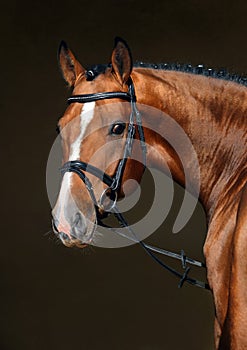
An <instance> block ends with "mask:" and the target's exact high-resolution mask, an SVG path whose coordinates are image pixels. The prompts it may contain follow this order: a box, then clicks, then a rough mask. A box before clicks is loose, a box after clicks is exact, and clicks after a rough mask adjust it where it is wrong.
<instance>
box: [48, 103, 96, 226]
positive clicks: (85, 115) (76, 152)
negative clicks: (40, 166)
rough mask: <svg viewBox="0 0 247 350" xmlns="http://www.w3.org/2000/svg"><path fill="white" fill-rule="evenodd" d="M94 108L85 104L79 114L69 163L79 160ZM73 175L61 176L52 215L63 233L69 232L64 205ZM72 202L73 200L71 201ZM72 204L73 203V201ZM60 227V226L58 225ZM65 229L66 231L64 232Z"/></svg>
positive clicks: (69, 197) (68, 173) (67, 173)
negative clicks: (78, 123) (76, 134)
mask: <svg viewBox="0 0 247 350" xmlns="http://www.w3.org/2000/svg"><path fill="white" fill-rule="evenodd" d="M94 107H95V102H87V103H85V104H84V105H83V107H82V111H81V114H80V133H79V136H78V137H77V139H76V140H75V141H74V142H73V143H72V144H71V148H70V154H69V159H68V160H69V161H71V160H78V159H80V150H81V143H82V140H83V137H84V135H85V131H86V129H87V126H88V125H89V123H90V122H91V120H92V119H93V116H94ZM72 174H73V173H71V172H66V173H65V174H64V176H63V180H62V184H61V188H60V192H59V196H58V200H57V203H56V205H55V208H54V209H53V215H54V217H55V218H56V219H57V220H58V222H59V223H60V224H61V225H62V228H63V231H64V232H66V231H68V230H69V226H68V225H67V220H66V215H65V211H66V203H68V201H69V199H70V200H71V199H72V196H71V192H70V185H71V176H72ZM72 201H73V199H72ZM73 202H74V201H73ZM59 226H60V225H59ZM66 228H67V230H66Z"/></svg>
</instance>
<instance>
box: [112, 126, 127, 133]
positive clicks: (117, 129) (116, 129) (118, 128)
mask: <svg viewBox="0 0 247 350" xmlns="http://www.w3.org/2000/svg"><path fill="white" fill-rule="evenodd" d="M124 129H125V123H116V124H113V125H112V128H111V134H112V135H121V134H122V133H123V132H124Z"/></svg>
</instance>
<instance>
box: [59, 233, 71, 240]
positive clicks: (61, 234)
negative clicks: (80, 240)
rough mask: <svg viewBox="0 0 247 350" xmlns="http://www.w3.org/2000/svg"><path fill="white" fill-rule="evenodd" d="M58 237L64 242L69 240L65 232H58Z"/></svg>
mask: <svg viewBox="0 0 247 350" xmlns="http://www.w3.org/2000/svg"><path fill="white" fill-rule="evenodd" d="M59 235H60V237H61V238H62V239H63V240H64V241H68V240H69V239H70V238H69V236H68V235H67V234H66V233H65V232H59Z"/></svg>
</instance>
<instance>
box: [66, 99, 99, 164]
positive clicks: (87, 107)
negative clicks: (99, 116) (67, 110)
mask: <svg viewBox="0 0 247 350" xmlns="http://www.w3.org/2000/svg"><path fill="white" fill-rule="evenodd" d="M94 107H95V102H87V103H85V104H84V105H83V108H82V111H81V114H80V134H79V136H78V137H77V139H76V140H75V141H74V142H73V143H72V145H71V149H70V155H69V160H78V159H79V158H80V150H81V142H82V140H83V137H84V134H85V131H86V129H87V126H88V124H89V123H90V122H91V120H92V119H93V115H94Z"/></svg>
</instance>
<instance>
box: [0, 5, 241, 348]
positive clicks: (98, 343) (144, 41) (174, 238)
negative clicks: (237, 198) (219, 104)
mask: <svg viewBox="0 0 247 350" xmlns="http://www.w3.org/2000/svg"><path fill="white" fill-rule="evenodd" d="M246 15H247V3H246V1H244V0H243V1H234V2H233V1H231V2H230V1H228V2H227V1H217V2H216V1H195V0H190V1H178V0H172V1H171V0H170V1H142V2H141V1H131V0H118V1H117V0H112V1H105V2H104V1H99V0H94V1H91V2H90V1H88V0H87V1H68V2H63V3H61V2H60V1H49V2H48V1H42V2H31V1H14V0H13V1H5V2H3V3H2V4H1V20H0V26H1V56H0V60H1V88H2V92H1V102H0V111H1V122H2V125H1V151H2V152H1V154H2V157H3V159H2V161H1V165H2V168H1V169H2V170H1V175H2V177H3V178H2V195H1V198H2V219H1V249H0V261H1V264H0V269H1V289H0V294H1V299H0V300H1V312H0V318H1V321H0V322H1V324H0V333H1V336H0V349H3V350H17V349H18V350H22V349H25V350H29V349H38V350H39V349H47V350H51V349H52V350H53V349H60V350H64V349H89V350H95V349H119V350H122V349H131V350H132V349H136V350H160V349H175V350H177V349H190V350H197V349H202V350H208V349H213V313H214V310H213V304H212V299H211V295H210V293H209V292H206V291H203V290H200V289H197V288H195V287H191V286H187V285H185V286H184V287H183V289H181V290H178V288H177V280H176V279H174V278H173V277H171V276H169V275H168V274H167V273H166V272H165V271H163V270H162V269H161V267H159V266H158V265H156V264H155V263H154V262H153V261H152V260H150V258H149V257H148V256H147V255H146V254H145V253H144V252H143V251H142V250H141V248H140V247H138V246H132V247H128V248H123V249H99V248H94V249H90V250H89V251H87V252H83V251H78V250H73V249H68V248H65V247H64V246H62V244H61V243H59V242H57V241H56V239H54V237H53V234H51V233H49V232H50V206H49V202H48V199H47V195H46V185H45V170H46V161H47V157H48V154H49V150H50V147H51V145H52V143H53V140H54V138H55V137H56V133H55V125H56V122H57V119H58V117H59V116H60V115H61V114H62V113H63V110H64V109H65V106H66V103H65V100H66V97H67V95H68V91H67V90H66V88H65V85H64V83H63V81H62V79H61V77H60V73H59V70H58V68H57V61H56V51H57V47H58V45H59V42H60V40H61V39H65V40H66V41H67V42H68V44H69V46H70V47H71V48H72V49H73V50H74V52H75V53H76V55H77V57H78V58H79V59H80V61H81V62H82V64H83V65H87V64H91V63H106V62H108V60H109V57H110V54H111V50H112V46H113V39H114V37H115V36H116V35H118V36H122V37H123V38H125V39H126V40H127V41H128V43H129V46H130V47H131V49H132V54H133V58H134V59H136V60H138V59H139V60H143V61H149V62H162V61H163V62H164V61H168V62H180V63H192V64H197V63H204V64H206V65H207V66H213V67H216V68H221V67H226V68H228V69H229V70H230V71H231V72H238V73H246V72H247V44H246V36H247V26H246ZM144 187H145V186H144ZM180 197H181V191H180V194H179V193H178V195H177V200H176V201H175V202H176V203H175V204H174V210H173V213H172V214H171V215H169V217H168V218H167V220H166V222H165V223H164V225H163V227H162V228H161V229H160V230H159V231H158V233H156V235H155V237H153V241H154V242H155V243H157V244H158V245H160V246H162V247H164V248H170V249H172V250H174V251H179V250H180V249H181V248H184V249H185V251H186V253H187V254H188V255H192V256H193V257H195V258H198V259H202V258H203V257H202V245H203V241H204V238H205V232H206V224H205V218H204V214H203V210H202V208H201V207H200V206H198V208H197V210H196V212H195V215H194V217H193V219H192V220H191V221H190V222H189V223H188V225H187V226H186V228H185V229H184V230H183V233H180V234H178V235H172V234H171V233H169V231H170V230H171V228H172V224H173V222H174V218H175V216H176V212H177V210H178V209H179V203H180ZM173 265H174V264H173ZM175 265H176V264H175ZM194 270H195V272H194V273H195V274H196V273H197V272H196V268H195V269H194ZM199 276H200V277H201V278H203V277H204V276H203V274H201V273H199Z"/></svg>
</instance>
